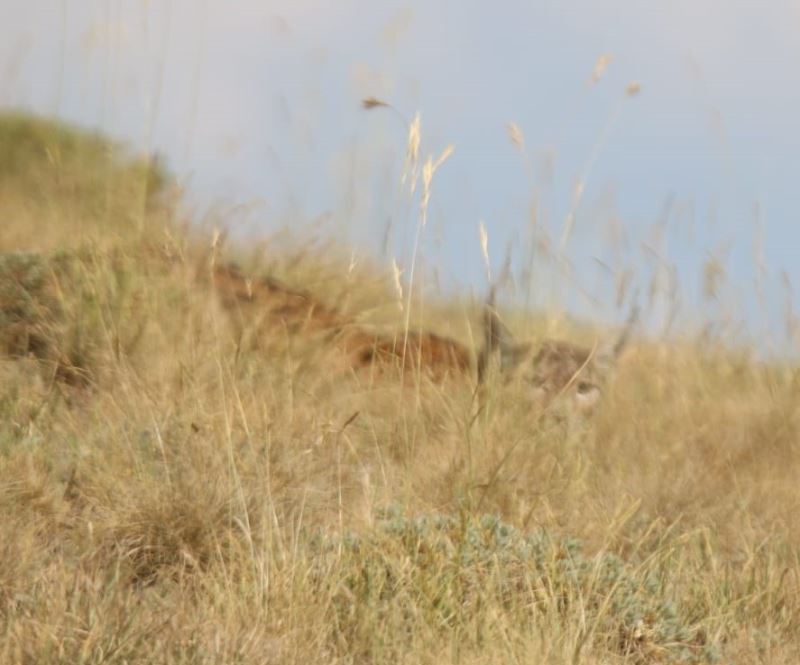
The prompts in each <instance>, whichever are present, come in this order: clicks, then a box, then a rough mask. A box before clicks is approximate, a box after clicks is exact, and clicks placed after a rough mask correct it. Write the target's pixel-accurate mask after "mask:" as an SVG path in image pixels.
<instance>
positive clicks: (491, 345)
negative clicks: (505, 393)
mask: <svg viewBox="0 0 800 665" xmlns="http://www.w3.org/2000/svg"><path fill="white" fill-rule="evenodd" d="M637 317H638V310H637V308H635V307H634V308H633V310H632V311H631V314H630V316H629V317H628V321H627V323H626V324H625V326H624V328H623V329H622V331H621V332H620V334H619V335H618V336H617V339H616V340H614V341H613V342H611V343H609V344H605V345H602V346H595V347H594V348H587V347H582V346H579V345H577V344H572V343H570V342H566V341H561V340H550V339H547V340H544V341H542V342H541V343H539V344H534V343H532V342H518V341H516V340H515V339H514V337H513V336H512V334H511V332H510V331H509V330H508V328H506V326H505V325H504V324H503V323H502V321H501V320H500V317H499V316H498V314H497V310H496V309H495V306H494V289H492V292H491V294H490V296H489V300H488V302H487V304H486V308H485V310H484V334H485V342H484V347H483V351H482V353H481V355H480V358H479V361H478V381H479V382H483V381H484V380H485V376H486V373H487V371H488V368H489V365H490V363H491V361H492V357H493V356H495V354H497V355H499V367H500V373H501V375H502V377H503V379H504V380H506V381H510V380H516V381H518V382H520V383H521V384H522V385H523V386H524V387H525V390H526V391H527V392H529V394H530V395H531V398H532V399H533V400H534V401H535V402H536V403H538V404H540V405H543V406H546V405H549V404H550V403H551V402H553V401H554V400H558V401H559V402H561V403H562V404H564V406H566V408H567V410H569V411H571V412H575V413H578V414H587V413H589V412H591V411H592V410H593V409H594V408H595V407H596V405H597V403H598V402H599V401H600V398H601V397H602V394H603V390H604V387H605V385H606V384H607V382H608V379H609V376H610V374H611V373H612V371H613V369H614V366H615V365H616V362H617V359H618V358H619V356H620V355H621V354H622V352H623V351H624V349H625V347H626V346H627V344H628V341H629V339H630V334H631V331H632V329H633V327H634V324H635V322H636V319H637Z"/></svg>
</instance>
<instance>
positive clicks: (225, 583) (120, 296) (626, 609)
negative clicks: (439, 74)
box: [0, 117, 800, 664]
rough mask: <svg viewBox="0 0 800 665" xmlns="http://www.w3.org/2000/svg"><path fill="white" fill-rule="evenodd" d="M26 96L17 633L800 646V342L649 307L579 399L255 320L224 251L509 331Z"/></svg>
mask: <svg viewBox="0 0 800 665" xmlns="http://www.w3.org/2000/svg"><path fill="white" fill-rule="evenodd" d="M26 122H29V121H27V120H26V119H24V118H20V117H14V118H11V119H5V120H4V121H3V122H2V123H0V126H2V127H5V128H7V127H17V129H15V130H14V131H15V132H16V133H8V132H7V130H6V129H3V130H2V131H0V136H3V137H4V138H3V139H2V141H3V144H2V145H1V146H0V147H2V148H3V150H2V151H0V152H2V154H10V153H8V152H7V149H8V148H14V149H15V150H16V149H17V148H18V147H19V149H20V150H22V149H23V148H24V150H25V152H24V156H23V157H16V158H15V159H14V162H13V164H11V165H10V166H9V165H6V166H4V167H2V170H0V174H2V175H0V191H2V192H3V193H4V194H7V196H3V197H0V215H2V219H3V220H4V223H3V232H2V235H0V238H2V240H1V241H0V242H1V243H2V247H1V248H2V250H3V252H4V254H3V255H2V263H1V264H0V268H2V270H1V271H0V343H2V344H3V347H2V349H0V350H1V351H2V356H1V357H0V514H2V516H3V517H2V518H0V626H2V631H0V635H2V637H0V662H4V663H6V662H7V663H17V662H19V663H33V662H38V663H50V662H63V663H78V662H84V663H94V662H97V663H100V662H104V663H107V662H113V663H130V662H148V663H150V662H162V663H196V662H207V663H234V662H236V663H264V662H276V663H278V662H280V663H286V662H296V663H311V662H320V663H337V662H341V663H345V662H347V663H353V662H357V663H373V662H386V663H397V662H407V663H442V662H453V663H456V662H458V663H487V662H545V663H567V662H569V663H660V662H670V661H676V662H712V661H715V660H716V661H717V662H725V663H754V662H769V663H787V664H788V663H796V662H798V659H799V658H800V603H799V602H798V597H800V596H798V592H799V591H800V557H799V553H800V538H799V537H798V534H797V531H796V529H794V528H793V527H794V524H795V521H796V515H797V514H798V509H800V489H798V484H797V477H798V473H799V472H800V454H799V453H800V449H799V448H798V447H799V446H800V382H799V381H798V375H797V371H796V370H795V369H794V368H793V367H790V366H788V365H783V364H778V363H776V364H773V365H770V366H766V365H763V364H759V363H757V362H755V361H753V360H752V359H751V358H750V356H749V354H747V353H742V352H733V351H729V350H726V349H724V348H719V347H717V346H714V345H713V344H711V343H710V342H708V341H704V340H702V339H701V340H697V341H687V342H683V343H680V344H679V343H669V344H667V343H662V342H656V341H646V340H642V339H640V340H636V341H634V344H633V348H631V349H630V351H629V352H628V353H627V354H626V355H625V357H624V358H623V359H622V362H621V364H620V367H619V368H618V371H617V376H616V379H615V381H614V383H613V384H612V385H611V386H610V388H609V390H608V391H607V394H606V395H605V396H604V399H603V402H602V407H601V408H600V409H599V410H598V412H597V413H596V414H594V415H593V416H592V417H591V418H589V419H582V420H570V419H562V418H555V417H548V416H547V414H542V413H541V410H536V409H532V408H531V405H530V404H529V403H528V402H526V401H525V399H524V394H523V393H521V392H518V391H516V390H515V388H514V387H513V386H504V385H502V382H501V381H499V380H497V381H493V382H492V383H491V384H490V386H489V388H490V390H489V397H488V399H487V400H486V401H485V402H483V403H482V404H481V403H480V402H479V400H477V399H476V395H475V379H474V376H472V375H470V376H466V377H451V378H450V379H447V380H445V381H444V382H436V381H433V380H431V379H430V378H429V377H428V376H426V375H425V374H424V372H411V373H410V374H411V376H410V377H408V376H407V377H406V378H405V380H400V379H399V377H398V376H397V372H393V371H388V372H378V371H363V370H356V369H354V368H351V367H348V366H347V364H346V363H343V362H342V358H341V356H340V354H339V352H338V351H337V350H336V348H335V347H334V346H332V345H327V344H325V343H323V341H321V340H320V339H319V338H314V337H310V338H305V337H303V336H302V335H299V336H298V335H291V334H289V332H288V331H281V330H274V332H273V334H271V335H269V336H268V337H266V338H263V337H262V338H260V339H258V340H257V342H258V343H254V344H244V343H243V342H242V340H243V339H244V337H243V335H242V334H241V330H238V331H237V326H236V325H234V323H233V322H232V320H231V317H229V316H228V314H227V313H226V312H225V310H224V309H223V307H222V306H221V305H220V302H219V299H218V298H217V296H216V294H215V293H214V290H213V280H211V279H210V277H209V274H210V273H209V265H210V262H211V260H212V258H215V259H216V260H220V261H222V260H227V259H230V258H236V259H237V260H238V261H239V262H240V263H241V264H242V266H243V269H244V270H246V271H248V273H249V274H253V275H266V274H270V275H274V276H277V277H279V278H280V279H282V280H283V281H285V282H286V283H288V284H290V285H292V286H293V287H296V288H298V289H305V290H308V291H310V292H312V293H314V294H316V297H319V298H320V300H321V301H322V302H325V303H327V304H328V305H330V306H332V307H334V306H335V307H336V308H337V309H338V310H340V311H342V312H345V313H346V314H347V316H350V317H353V318H354V319H355V320H357V321H358V322H359V324H360V325H362V324H363V325H364V326H373V327H374V328H375V329H377V330H383V329H390V330H395V331H398V330H400V331H402V329H403V328H404V327H408V328H411V329H413V328H415V327H419V326H424V327H425V328H426V329H431V330H433V331H435V332H439V333H443V334H448V335H452V336H454V337H456V338H457V339H459V340H460V341H462V342H463V343H465V344H468V345H469V346H470V348H475V347H476V346H477V345H479V344H480V339H481V334H482V333H481V331H480V326H481V324H480V312H479V307H478V306H477V305H475V306H473V305H469V304H466V305H461V304H457V303H450V304H448V303H442V304H441V305H440V304H437V303H435V302H432V301H430V302H425V307H424V309H423V310H422V314H421V315H420V313H419V310H417V309H415V310H413V311H410V312H409V310H411V309H412V308H413V307H414V303H415V302H416V297H414V298H412V297H410V296H409V294H408V291H406V292H405V293H403V292H402V290H401V292H400V293H399V294H398V289H397V286H396V285H397V284H398V283H399V280H398V281H395V276H393V275H391V274H386V275H384V274H382V273H380V272H379V271H377V270H376V269H374V268H372V267H370V266H368V265H365V264H363V263H359V264H357V265H353V263H352V261H349V260H348V258H347V254H346V253H341V252H340V251H339V250H336V249H334V248H327V247H326V246H324V245H323V246H321V247H318V248H316V249H309V248H307V247H299V248H297V247H295V248H294V249H293V250H288V249H283V250H278V247H279V243H273V244H271V245H270V244H267V245H266V250H265V251H261V250H260V249H259V251H250V250H247V249H245V248H242V247H236V246H234V245H231V246H226V245H225V243H223V242H217V243H215V244H214V246H213V247H212V238H209V237H205V236H204V235H203V234H201V233H199V232H197V233H194V234H193V233H192V232H190V231H185V230H182V229H181V228H180V227H179V226H178V225H177V223H176V222H175V221H174V220H175V218H176V217H177V215H176V214H175V211H174V209H173V208H172V207H171V204H170V203H169V201H167V200H166V199H159V197H153V196H151V195H150V194H149V193H155V190H154V189H153V184H152V183H153V180H152V177H153V176H152V174H150V175H148V174H149V173H150V171H149V170H148V169H146V168H142V167H141V165H140V164H139V163H137V162H135V161H134V162H130V161H126V160H125V159H124V158H123V157H120V156H119V154H118V153H111V152H109V150H108V149H107V146H106V144H104V143H102V140H101V139H98V138H97V137H84V136H82V135H81V134H80V133H75V132H73V131H72V130H69V129H67V128H63V127H60V126H55V125H50V124H49V123H43V122H41V121H36V123H33V124H32V125H31V128H32V129H30V128H29V129H26V130H25V132H23V133H22V134H20V131H21V130H20V129H19V127H23V128H24V127H25V123H26ZM4 123H5V124H4ZM9 123H10V124H9ZM14 123H17V124H16V125H15V124H14ZM29 130H30V131H29ZM34 130H35V131H34ZM19 135H26V136H33V137H34V138H31V139H30V140H29V139H26V142H25V143H24V145H23V146H17V144H16V143H15V141H16V140H17V139H16V138H14V137H15V136H19ZM65 137H67V138H65ZM98 141H99V143H98ZM54 146H55V148H57V151H58V152H59V153H60V155H61V157H60V158H58V159H53V158H52V157H51V155H52V154H53V151H52V150H51V149H50V148H53V147H54ZM70 151H74V152H70ZM15 154H16V153H15ZM70 155H72V156H70ZM109 160H110V161H109ZM16 165H22V166H20V168H19V169H17V168H16ZM109 165H111V168H109ZM109 174H125V176H124V177H123V178H121V180H120V181H118V180H117V179H116V178H114V177H111V176H110V175H109ZM148 182H149V183H150V184H148ZM429 186H430V183H428V187H429ZM156 189H158V188H156ZM40 192H45V193H46V196H45V195H40V194H39V193H40ZM476 242H477V239H476ZM486 242H488V240H487V241H486ZM12 252H13V253H12ZM215 253H217V254H218V256H216V255H215ZM398 303H399V304H400V305H401V306H398ZM508 318H509V320H510V322H511V323H512V325H513V326H514V327H515V328H516V329H517V330H518V331H519V332H521V333H524V334H528V335H529V336H530V337H531V338H534V339H536V338H537V337H539V336H540V335H541V334H542V333H543V332H544V328H545V323H544V322H541V324H539V325H536V326H535V329H534V330H521V328H522V324H523V321H524V320H527V319H528V318H529V317H527V316H518V317H516V318H515V317H514V316H509V317H508ZM247 325H248V321H247V320H246V321H245V322H244V326H245V327H246V326H247ZM250 332H252V333H255V332H256V331H255V330H252V331H250ZM547 332H548V334H552V332H553V331H552V330H547ZM555 332H557V333H558V334H560V335H564V336H567V337H571V338H582V339H583V341H585V340H591V339H592V337H593V336H594V337H597V336H598V335H594V333H593V331H591V330H588V329H581V330H575V329H570V328H569V327H568V326H566V325H564V326H561V328H559V329H558V330H556V331H555ZM251 337H252V335H251ZM394 369H400V368H394ZM409 378H410V381H409Z"/></svg>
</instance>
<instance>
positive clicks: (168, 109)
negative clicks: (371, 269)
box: [0, 0, 800, 348]
mask: <svg viewBox="0 0 800 665" xmlns="http://www.w3.org/2000/svg"><path fill="white" fill-rule="evenodd" d="M605 54H608V55H610V56H611V60H610V62H609V64H608V66H607V68H606V70H605V72H604V74H603V76H602V77H601V78H600V80H598V81H596V82H594V81H592V71H593V68H594V66H595V63H596V62H597V60H598V58H599V57H601V56H602V55H605ZM798 66H800V2H798V1H795V0H792V1H790V0H770V1H769V2H759V3H756V2H743V1H741V0H694V1H690V0H673V1H672V2H669V3H655V2H643V1H641V2H639V1H636V2H635V1H632V0H628V1H622V0H608V1H606V0H594V1H592V0H581V1H577V0H575V1H569V0H561V1H555V0H552V1H533V2H498V3H487V2H477V1H473V0H462V1H461V2H447V1H438V2H437V1H428V2H422V1H419V0H411V1H405V2H382V3H376V2H367V1H366V0H360V1H355V0H342V1H340V2H337V3H322V2H318V1H312V0H299V1H297V2H293V3H279V2H270V1H262V2H251V1H249V0H229V1H227V2H226V1H223V0H205V1H202V0H174V1H173V2H167V1H164V2H146V1H145V0H138V1H129V2H125V1H117V2H109V1H105V2H100V1H97V2H88V1H87V2H81V3H69V2H67V1H66V0H62V1H60V2H55V1H53V2H50V1H47V0H28V1H27V2H18V1H17V0H4V2H2V3H0V104H2V105H4V106H16V107H19V106H22V107H26V108H31V109H34V110H36V111H39V112H42V113H48V114H55V115H58V116H60V117H63V118H65V119H68V120H73V121H76V122H80V123H81V124H84V125H87V126H91V127H98V128H101V129H104V130H106V131H108V132H110V133H111V134H113V135H114V136H117V137H120V138H122V139H124V140H126V141H128V142H130V143H131V144H132V145H134V146H136V147H137V148H139V149H143V150H145V149H158V150H160V151H162V152H163V153H164V154H166V156H167V159H168V163H169V164H170V165H171V166H172V168H173V169H174V170H175V171H176V172H177V173H178V174H179V176H181V178H182V179H184V180H185V182H186V183H187V187H188V191H189V196H190V200H191V201H192V202H193V203H195V204H196V205H197V206H198V207H200V208H203V207H206V206H208V205H210V204H212V203H215V204H222V205H226V206H232V205H233V204H248V205H246V206H240V207H238V208H237V209H236V211H231V212H230V213H229V214H228V216H227V219H228V220H229V223H230V224H231V225H232V226H234V227H235V228H237V229H239V230H240V231H241V232H242V233H251V232H254V231H255V232H259V231H262V230H263V231H264V232H269V231H273V230H275V229H277V228H279V227H281V226H286V225H288V226H290V227H291V228H298V229H301V228H304V229H306V230H309V229H312V228H313V229H319V230H320V232H321V233H324V234H327V235H329V236H335V237H340V238H342V239H344V240H345V241H346V242H348V243H352V244H353V245H354V246H355V247H357V248H359V250H360V251H363V252H365V253H366V254H368V255H371V256H372V257H373V258H375V259H376V260H379V261H386V262H388V260H389V258H388V257H387V256H384V255H383V254H382V253H381V249H382V244H383V238H384V235H385V232H386V228H387V223H388V220H391V227H390V229H391V233H390V236H389V239H390V242H389V246H388V254H389V255H390V256H392V257H394V258H396V259H397V261H398V262H399V264H400V265H401V267H403V268H405V269H406V272H407V271H408V268H409V262H410V253H411V244H412V239H413V235H414V229H415V225H416V223H417V216H416V212H415V211H416V208H415V206H414V205H413V204H412V203H410V202H409V200H408V197H407V195H405V194H404V193H403V192H402V191H401V188H400V185H399V182H400V175H401V169H402V164H403V157H404V151H405V132H406V129H405V126H404V124H403V121H402V120H401V119H400V118H399V117H398V116H397V115H395V114H392V113H388V112H381V111H373V112H370V113H367V112H365V111H363V110H362V109H361V108H360V106H359V102H360V100H361V99H362V98H363V97H366V96H370V95H373V96H376V97H379V98H382V99H385V100H387V101H389V102H391V103H392V104H393V105H394V106H395V107H396V108H398V109H400V110H401V111H402V113H403V114H405V115H406V116H407V117H412V116H413V115H414V114H415V113H416V112H419V113H420V114H421V118H422V138H423V140H422V151H423V153H424V155H427V154H428V153H431V154H434V155H436V154H439V153H440V152H441V151H442V150H443V149H444V148H445V147H446V146H448V145H450V144H452V145H454V146H455V152H454V154H453V156H452V157H451V158H450V160H449V161H448V162H447V163H446V164H445V165H444V166H442V168H441V169H440V171H439V172H438V173H437V174H436V178H435V180H434V184H433V198H432V203H431V209H430V219H429V223H428V226H427V227H426V228H425V230H424V233H423V237H422V245H421V252H420V273H419V274H422V275H423V276H424V278H425V279H426V280H428V281H430V282H431V283H438V284H439V285H440V286H441V288H442V289H443V290H445V291H448V292H451V291H453V290H461V291H465V290H466V291H472V292H474V293H476V294H480V293H483V292H484V291H485V288H486V274H485V269H484V267H483V260H482V257H481V252H480V244H479V241H478V225H479V222H480V221H483V222H484V223H485V225H486V228H487V230H488V235H489V246H490V251H491V257H492V262H493V264H494V269H495V271H496V270H497V269H498V267H499V265H500V264H501V263H502V261H503V257H504V254H505V252H506V251H507V247H509V246H511V247H512V250H513V251H512V257H513V259H514V266H515V267H516V269H517V278H518V279H517V281H518V288H517V291H516V293H517V297H523V294H525V293H530V294H532V295H531V297H532V301H533V302H534V303H535V304H539V305H546V306H553V305H554V303H559V304H560V305H564V306H566V307H567V308H568V309H570V310H571V311H573V312H575V313H578V314H581V315H584V316H589V317H592V318H598V319H601V320H614V319H618V318H619V317H621V316H622V315H623V313H622V312H621V311H619V310H618V309H617V307H616V305H615V303H614V298H613V295H612V292H613V285H614V279H615V273H616V275H617V276H618V275H619V273H621V272H622V271H626V270H629V271H632V273H633V275H634V277H633V279H634V283H635V284H636V286H638V287H639V289H640V293H641V294H642V298H643V299H645V296H647V295H648V294H649V293H650V292H651V290H652V289H653V288H655V296H654V299H653V302H652V305H651V306H650V307H649V308H648V309H647V311H648V320H649V325H650V326H651V328H652V329H653V330H659V329H661V328H663V327H664V326H665V325H666V322H667V320H668V319H670V316H669V315H668V311H667V310H668V309H669V308H668V306H667V304H666V303H667V301H669V300H670V298H669V297H668V295H667V293H668V292H669V291H670V289H671V288H672V287H671V285H670V280H671V279H673V277H671V276H672V275H677V277H676V278H674V279H677V286H678V287H679V291H680V294H681V296H680V299H679V302H680V308H679V309H678V310H677V312H676V317H677V318H676V319H675V323H674V325H675V326H676V327H677V329H683V328H685V327H686V326H692V327H694V328H697V327H698V326H700V325H702V323H703V322H705V321H707V320H716V321H729V323H728V324H727V325H728V331H729V332H730V331H731V330H738V329H740V328H741V327H743V326H744V327H746V328H747V329H748V330H749V331H750V332H749V334H750V335H752V336H754V337H756V338H757V339H758V340H759V343H760V345H761V346H762V348H768V347H776V348H785V345H786V342H787V335H786V331H785V327H786V326H785V319H786V316H785V315H786V308H787V306H788V304H789V303H792V305H793V307H795V308H796V307H797V305H798V299H797V297H796V295H792V294H790V293H789V291H788V290H787V289H786V287H785V286H784V284H785V283H786V282H787V281H788V283H790V284H792V285H794V286H795V287H796V288H800V262H798V256H800V224H798V221H799V220H798V219H797V210H798V209H799V206H798V203H800V193H799V192H800V187H798V184H797V182H796V179H797V176H798V174H800V132H798V129H797V123H798V121H797V118H800V85H799V84H800V69H799V68H798ZM633 81H636V82H638V83H639V84H640V85H641V93H640V94H638V95H637V96H635V97H633V98H630V97H628V96H626V94H625V89H626V86H628V84H629V83H631V82H633ZM510 122H513V123H516V125H517V126H518V127H519V128H520V130H521V131H522V134H523V135H524V138H525V151H524V153H525V154H524V155H523V154H522V153H521V151H520V150H519V149H518V147H516V146H515V145H514V144H513V143H512V142H511V141H510V140H509V137H508V134H507V129H506V126H507V124H508V123H510ZM579 181H580V182H583V185H584V189H583V195H582V196H581V198H580V200H579V202H578V203H577V206H575V221H574V226H573V232H572V234H571V235H570V238H569V242H568V243H567V245H566V246H565V247H564V248H563V251H559V250H560V246H559V241H560V239H561V237H562V235H563V227H564V223H565V220H566V219H567V217H568V214H569V212H570V210H571V209H572V208H573V206H574V205H575V204H574V201H575V199H574V191H575V186H576V183H577V182H579ZM532 210H535V211H536V219H535V224H532V222H531V219H532V213H531V211H532ZM243 211H246V212H243ZM307 232H311V231H307ZM548 243H549V246H550V247H551V250H552V251H551V252H550V253H549V254H548V253H546V252H543V251H542V250H541V248H542V247H544V246H547V245H548ZM532 246H535V247H538V248H539V250H538V251H537V253H536V254H535V255H534V256H533V263H532V265H533V273H532V274H531V275H530V279H528V276H526V275H523V274H522V268H523V266H526V265H528V264H529V262H530V257H529V249H530V247H532ZM553 254H554V255H558V256H559V257H560V258H559V259H558V260H553V259H551V258H550V259H549V258H548V256H549V255H553ZM711 258H714V259H716V260H717V262H718V263H719V264H720V265H722V266H723V267H724V269H725V271H726V273H727V276H728V279H727V281H726V282H725V283H724V284H723V286H722V288H721V289H720V291H719V293H718V297H717V298H716V299H710V300H709V299H705V298H703V297H702V294H701V283H702V275H703V270H704V266H705V265H706V264H707V263H708V261H709V259H711ZM603 264H605V265H607V266H609V268H610V270H607V269H606V268H603V267H601V266H602V265H603ZM565 265H570V266H571V268H570V269H569V270H567V269H566V268H565V267H564V266H565ZM654 279H655V282H654ZM757 279H761V280H762V282H761V288H763V291H764V292H765V293H766V298H765V300H763V301H762V300H761V299H760V298H759V297H758V296H757V293H758V288H757V284H756V282H757ZM528 282H529V283H530V287H529V288H526V284H527V283H528ZM654 284H655V286H654ZM509 297H513V294H511V293H510V294H509Z"/></svg>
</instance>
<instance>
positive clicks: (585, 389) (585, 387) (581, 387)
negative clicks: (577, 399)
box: [576, 381, 597, 395]
mask: <svg viewBox="0 0 800 665" xmlns="http://www.w3.org/2000/svg"><path fill="white" fill-rule="evenodd" d="M576 390H577V391H578V394H579V395H588V394H589V393H591V392H594V391H595V390H597V386H596V385H594V384H593V383H589V382H588V381H581V382H579V383H578V385H577V386H576Z"/></svg>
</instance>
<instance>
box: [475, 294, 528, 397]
mask: <svg viewBox="0 0 800 665" xmlns="http://www.w3.org/2000/svg"><path fill="white" fill-rule="evenodd" d="M494 301H495V287H494V286H492V288H491V290H490V291H489V297H488V298H487V299H486V305H484V308H483V337H484V340H483V350H482V351H481V354H480V357H479V358H478V381H482V380H483V379H484V377H485V374H486V370H487V369H488V366H489V359H490V358H491V356H492V354H493V353H494V352H495V351H497V350H499V351H500V364H501V366H502V367H504V368H505V367H507V366H508V365H511V364H515V363H516V361H517V359H518V356H519V349H518V345H517V344H516V342H515V340H514V336H513V335H512V334H511V331H510V330H509V329H508V328H507V327H506V326H505V324H504V323H503V322H502V321H501V320H500V317H499V316H498V315H497V309H496V308H495V304H494Z"/></svg>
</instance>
